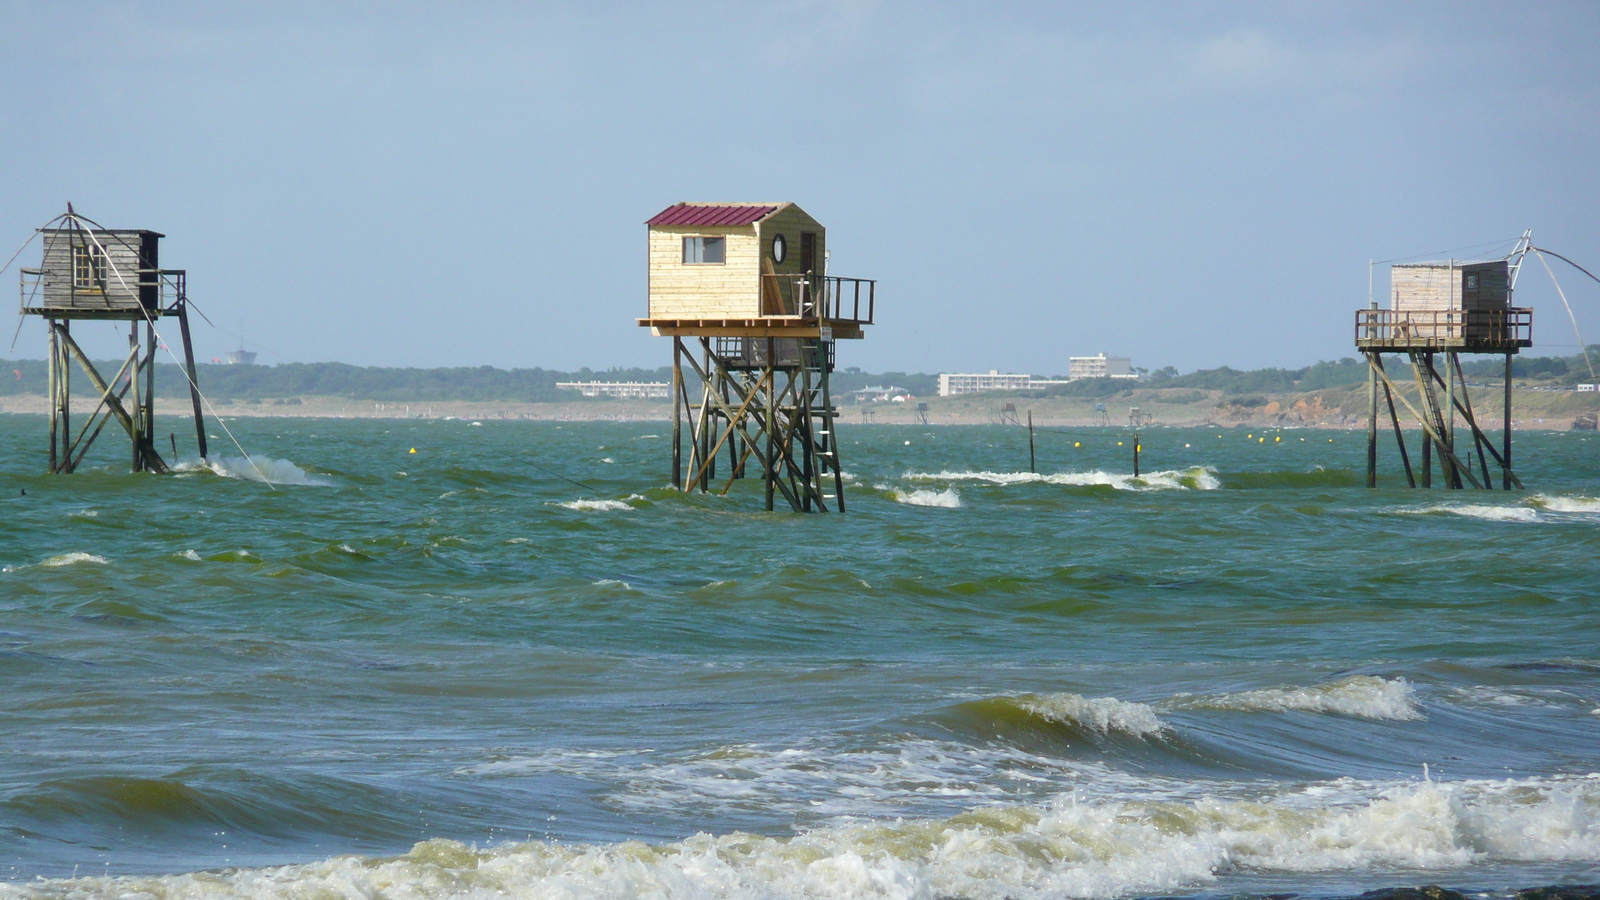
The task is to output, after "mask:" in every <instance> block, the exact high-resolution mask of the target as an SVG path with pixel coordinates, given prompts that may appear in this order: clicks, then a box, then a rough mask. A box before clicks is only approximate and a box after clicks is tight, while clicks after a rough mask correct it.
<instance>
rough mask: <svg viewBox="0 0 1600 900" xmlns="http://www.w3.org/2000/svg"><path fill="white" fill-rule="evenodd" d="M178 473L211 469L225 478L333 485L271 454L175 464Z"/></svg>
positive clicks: (322, 485) (320, 485) (273, 482)
mask: <svg viewBox="0 0 1600 900" xmlns="http://www.w3.org/2000/svg"><path fill="white" fill-rule="evenodd" d="M174 468H175V469H176V470H177V471H179V472H200V471H209V472H212V473H213V474H216V475H220V476H222V477H223V478H237V479H240V480H242V481H269V482H271V483H272V484H275V485H278V484H294V485H315V486H318V487H328V486H331V485H332V484H333V482H332V481H329V480H327V479H325V478H322V477H320V476H317V475H312V474H310V473H309V472H307V471H306V470H305V469H302V468H300V467H299V466H297V465H295V464H294V463H292V462H289V461H288V460H286V459H273V458H272V457H270V456H252V457H250V458H249V459H244V458H242V457H217V458H215V459H211V460H208V461H206V462H203V463H202V462H199V461H185V462H181V463H179V464H178V465H176V466H175V467H174Z"/></svg>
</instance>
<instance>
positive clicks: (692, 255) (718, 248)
mask: <svg viewBox="0 0 1600 900" xmlns="http://www.w3.org/2000/svg"><path fill="white" fill-rule="evenodd" d="M683 261H684V263H685V264H709V265H719V264H721V263H724V262H726V261H727V243H726V241H725V240H724V239H723V238H719V237H686V238H684V239H683Z"/></svg>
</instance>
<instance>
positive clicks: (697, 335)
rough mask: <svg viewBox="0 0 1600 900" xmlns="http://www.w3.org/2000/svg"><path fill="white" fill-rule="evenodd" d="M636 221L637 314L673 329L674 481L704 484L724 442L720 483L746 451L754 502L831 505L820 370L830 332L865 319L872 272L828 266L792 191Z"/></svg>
mask: <svg viewBox="0 0 1600 900" xmlns="http://www.w3.org/2000/svg"><path fill="white" fill-rule="evenodd" d="M646 224H647V225H648V227H649V273H650V274H649V277H650V285H649V295H650V296H649V315H648V316H647V317H646V318H643V319H640V320H639V324H640V325H641V326H644V327H647V328H649V329H650V330H651V332H652V333H653V334H657V335H664V336H667V337H671V338H672V407H673V413H672V484H673V486H674V487H678V488H681V489H684V490H700V491H710V490H712V485H713V482H715V481H718V480H720V479H719V476H718V474H717V459H718V457H719V456H720V455H721V454H722V453H723V452H724V451H726V453H727V466H728V468H727V476H726V480H725V481H724V482H723V483H722V486H721V487H720V489H718V492H719V493H722V494H726V493H727V492H728V491H729V489H730V488H732V487H733V483H734V481H736V480H737V479H739V478H743V477H745V476H746V474H747V469H746V466H747V464H748V463H750V462H754V463H755V465H756V466H757V468H758V470H759V473H760V477H761V479H762V482H763V484H764V486H765V489H766V508H767V509H769V510H770V509H773V508H774V505H775V501H776V497H777V496H779V495H782V497H783V499H784V500H785V501H787V502H788V504H789V506H790V508H792V509H793V510H794V511H796V512H827V511H837V512H844V508H845V505H844V471H843V469H842V468H840V461H839V441H838V435H837V432H836V428H837V424H838V410H837V409H836V408H835V407H834V405H833V398H832V395H831V393H830V391H829V388H828V376H829V375H830V374H831V373H832V372H833V366H834V342H835V341H838V340H855V339H859V338H861V337H862V336H863V333H862V328H863V327H864V326H866V325H870V324H872V320H873V312H874V308H875V303H876V300H877V283H876V282H875V281H872V280H869V279H862V278H841V277H837V276H833V275H829V274H827V249H826V241H827V232H826V230H825V229H824V228H823V227H822V225H821V224H819V223H818V222H817V221H816V220H815V219H813V218H811V217H810V216H809V215H807V214H806V213H805V211H804V210H802V209H801V208H800V207H798V206H796V205H794V204H793V203H679V204H676V205H674V206H670V207H668V208H667V209H664V210H662V211H661V212H660V213H659V214H658V215H656V216H655V217H654V218H652V219H650V220H649V222H648V223H646ZM696 344H698V346H695V345H696ZM685 365H687V366H688V368H689V370H690V371H691V372H692V373H693V375H694V377H695V379H696V380H697V381H698V383H699V391H700V395H699V397H698V398H692V397H691V395H690V392H689V385H688V380H687V379H686V378H685V372H684V367H685ZM685 432H687V435H686V434H685ZM685 436H687V438H688V454H687V457H685V454H684V443H685V442H684V438H685Z"/></svg>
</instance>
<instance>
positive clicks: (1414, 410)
mask: <svg viewBox="0 0 1600 900" xmlns="http://www.w3.org/2000/svg"><path fill="white" fill-rule="evenodd" d="M1377 371H1378V377H1380V378H1382V379H1383V383H1384V384H1385V385H1387V386H1388V388H1389V390H1391V391H1392V392H1393V396H1395V397H1396V398H1398V399H1399V400H1400V403H1401V405H1403V406H1405V408H1406V410H1407V411H1408V412H1410V413H1411V414H1412V415H1413V416H1416V418H1417V424H1419V425H1421V426H1422V430H1423V431H1424V432H1425V433H1426V434H1427V435H1428V437H1430V438H1432V439H1433V441H1434V442H1435V443H1438V441H1439V438H1438V435H1437V434H1435V433H1434V430H1433V426H1432V425H1429V424H1428V422H1427V420H1426V419H1424V418H1423V416H1422V413H1420V412H1417V408H1416V407H1415V406H1412V405H1411V401H1410V400H1407V399H1406V395H1405V394H1403V393H1401V391H1400V390H1399V389H1398V388H1397V387H1395V384H1394V382H1393V381H1391V380H1390V378H1389V375H1388V373H1386V372H1384V371H1383V370H1381V369H1379V370H1377ZM1419 380H1420V378H1419ZM1439 452H1440V453H1441V454H1448V453H1450V450H1449V448H1448V447H1445V446H1444V445H1443V444H1439ZM1451 455H1453V454H1451ZM1456 464H1457V465H1460V464H1461V461H1460V460H1456ZM1467 477H1468V478H1469V479H1471V480H1472V485H1473V487H1481V485H1479V484H1478V480H1477V478H1476V477H1475V476H1474V475H1473V474H1472V472H1471V470H1470V469H1469V470H1468V472H1467Z"/></svg>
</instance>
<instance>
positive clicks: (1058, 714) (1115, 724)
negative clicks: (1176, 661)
mask: <svg viewBox="0 0 1600 900" xmlns="http://www.w3.org/2000/svg"><path fill="white" fill-rule="evenodd" d="M956 709H957V710H958V711H959V712H961V713H963V714H965V715H966V716H968V717H971V718H974V719H977V720H978V724H979V725H980V728H981V730H985V731H988V732H989V733H990V734H993V733H995V732H997V731H998V732H1004V731H1013V730H1018V729H1021V730H1027V729H1030V728H1033V727H1034V726H1037V725H1040V724H1045V725H1056V726H1066V727H1067V728H1069V729H1073V730H1075V731H1078V732H1080V733H1086V734H1088V735H1090V736H1100V737H1106V736H1111V735H1118V734H1121V735H1128V736H1131V737H1137V738H1149V737H1155V736H1157V735H1160V734H1162V733H1163V732H1165V731H1166V725H1165V724H1164V723H1163V722H1162V721H1161V719H1160V718H1159V717H1158V716H1157V715H1156V710H1155V708H1154V707H1152V706H1149V705H1146V704H1144V703H1133V702H1131V701H1128V700H1118V699H1117V698H1115V697H1096V698H1090V697H1085V696H1083V695H1082V694H1071V693H1059V694H1017V695H1014V696H1006V697H990V698H987V699H984V700H974V701H971V702H968V703H963V704H960V705H959V706H958V707H956Z"/></svg>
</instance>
